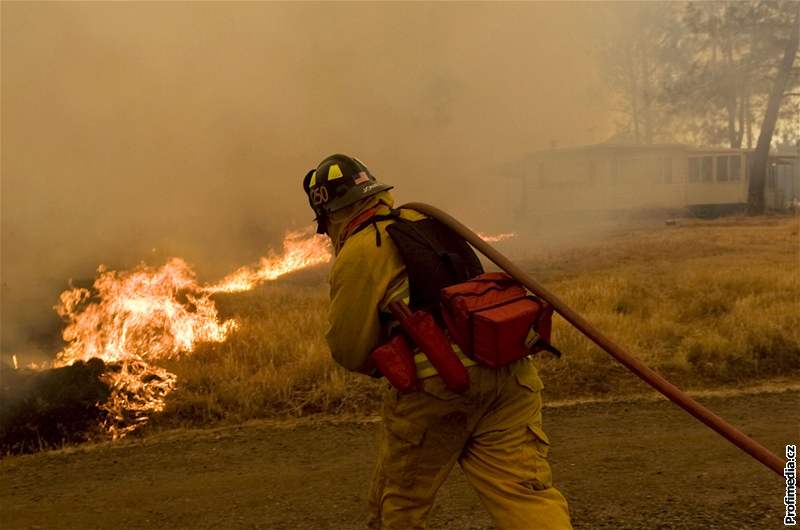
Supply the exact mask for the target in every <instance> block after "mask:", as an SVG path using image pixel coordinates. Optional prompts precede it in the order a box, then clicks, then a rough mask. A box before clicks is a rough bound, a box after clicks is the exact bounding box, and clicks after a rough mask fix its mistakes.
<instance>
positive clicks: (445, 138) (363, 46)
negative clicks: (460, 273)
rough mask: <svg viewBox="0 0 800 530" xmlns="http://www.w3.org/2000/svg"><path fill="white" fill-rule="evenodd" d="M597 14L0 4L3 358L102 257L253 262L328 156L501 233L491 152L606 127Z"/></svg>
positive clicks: (505, 185)
mask: <svg viewBox="0 0 800 530" xmlns="http://www.w3.org/2000/svg"><path fill="white" fill-rule="evenodd" d="M605 8H606V7H604V6H603V5H601V4H572V3H570V4H550V3H525V4H496V3H490V4H482V3H469V4H467V3H463V4H462V3H442V4H426V3H392V4H388V3H319V4H317V3H292V4H283V3H250V2H247V3H227V2H225V3H213V2H195V3H177V2H176V3H166V2H165V3H162V2H152V3H150V2H125V3H114V2H97V3H96V2H86V3H80V2H69V3H66V2H65V3H36V2H24V3H23V2H20V3H15V2H3V3H2V87H1V88H2V123H1V125H2V131H1V132H2V167H1V168H0V169H1V170H2V344H0V350H1V351H2V352H3V353H4V354H9V353H11V352H12V351H14V350H24V349H31V348H33V346H31V344H32V343H35V342H36V339H37V337H39V336H40V335H42V334H46V333H47V330H49V329H52V327H53V326H57V325H58V321H57V317H56V316H55V313H54V312H53V311H52V306H53V305H54V304H55V303H56V301H57V297H58V293H59V292H60V291H61V290H63V289H65V288H66V287H67V285H68V283H67V282H68V280H69V279H70V278H72V279H75V280H76V281H80V280H86V279H87V278H88V279H91V278H92V277H93V276H94V271H95V269H96V267H97V265H98V264H100V263H104V264H107V265H109V266H110V267H114V268H117V267H130V266H133V265H135V264H136V263H138V262H140V261H145V262H148V263H151V264H159V263H161V262H163V260H164V258H166V257H167V256H173V255H174V256H181V257H184V258H186V259H187V260H188V261H189V262H190V263H192V264H193V265H195V267H196V269H197V270H198V272H199V274H200V275H201V276H202V277H207V278H211V277H214V276H216V275H219V274H222V273H225V272H227V271H229V270H231V269H233V268H236V267H238V266H239V265H242V264H246V263H249V262H251V261H253V260H255V259H256V258H257V257H258V256H259V255H263V254H264V253H265V252H266V250H267V248H269V247H270V246H275V245H277V244H279V243H280V240H281V237H282V235H283V233H284V232H285V230H287V229H290V228H300V227H303V226H305V225H307V224H308V223H309V222H310V220H311V217H312V215H311V212H310V210H309V209H308V206H307V203H306V199H305V196H304V195H303V193H302V191H301V185H300V183H301V179H302V177H303V175H304V174H305V172H306V171H307V170H308V169H309V168H311V167H312V166H314V165H316V163H317V162H319V160H321V159H322V158H324V157H325V156H326V155H328V154H331V153H334V152H344V153H348V154H353V155H356V156H358V157H359V158H360V159H361V160H363V161H364V162H365V163H367V165H368V166H370V168H371V169H372V171H373V172H374V173H375V174H376V175H377V176H378V178H380V179H381V180H384V181H386V182H388V183H391V184H393V185H395V186H396V189H395V197H396V199H397V200H398V202H404V201H409V200H422V201H427V202H432V203H435V204H437V205H440V206H443V207H445V208H447V209H450V210H451V211H452V212H453V213H455V214H457V215H458V216H460V217H462V218H464V219H465V220H466V221H467V222H469V223H471V224H473V225H474V226H476V227H477V228H479V229H485V230H504V229H506V228H508V226H509V223H511V216H510V210H511V208H512V206H513V205H511V204H509V203H508V200H509V196H510V194H509V193H508V190H509V187H510V186H512V185H513V184H512V183H511V182H510V181H509V179H508V178H507V177H505V176H503V174H502V171H501V168H502V167H503V166H504V165H505V164H508V163H509V162H512V161H514V160H519V159H522V157H523V156H524V155H525V153H527V152H530V151H533V150H536V149H541V148H543V147H547V146H550V145H552V144H554V143H557V144H559V145H569V144H580V143H587V142H597V141H601V140H602V139H604V137H605V136H607V135H608V134H609V133H610V130H611V123H610V122H611V118H610V116H609V111H608V107H609V104H608V102H607V99H608V95H607V94H606V89H605V88H604V85H603V83H602V75H601V72H600V70H599V66H598V64H597V61H596V58H595V57H594V54H593V51H594V49H595V48H596V46H597V39H598V38H599V37H598V25H599V24H601V23H602V20H603V12H604V9H605ZM511 195H513V194H511ZM45 349H46V348H45ZM52 353H53V352H50V354H52Z"/></svg>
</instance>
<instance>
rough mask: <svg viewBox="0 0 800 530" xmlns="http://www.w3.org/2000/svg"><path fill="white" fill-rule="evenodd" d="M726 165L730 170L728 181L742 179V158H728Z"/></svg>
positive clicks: (736, 156)
mask: <svg viewBox="0 0 800 530" xmlns="http://www.w3.org/2000/svg"><path fill="white" fill-rule="evenodd" d="M728 165H729V170H730V175H729V177H730V179H731V180H739V179H740V178H742V157H741V156H739V155H734V156H731V157H728Z"/></svg>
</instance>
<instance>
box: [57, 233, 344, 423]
mask: <svg viewBox="0 0 800 530" xmlns="http://www.w3.org/2000/svg"><path fill="white" fill-rule="evenodd" d="M331 256H332V255H331V251H330V247H329V246H328V243H327V240H326V238H324V237H322V236H318V235H309V234H308V232H292V233H289V234H287V235H286V237H285V239H284V242H283V253H282V254H281V255H275V254H270V255H269V257H266V258H261V260H260V262H259V265H258V267H255V268H251V267H242V268H240V269H239V270H237V271H235V272H234V273H232V274H230V275H228V276H226V277H225V278H223V279H222V280H221V281H219V282H217V283H214V284H211V285H203V284H201V283H199V282H198V280H197V277H196V275H195V273H194V271H193V270H192V269H191V267H190V266H189V265H188V264H187V263H186V262H185V261H184V260H182V259H180V258H171V259H170V260H168V261H167V263H165V264H164V265H162V266H161V267H149V266H146V265H144V264H143V265H140V266H138V267H136V268H135V269H133V270H130V271H119V272H118V271H109V270H107V269H106V268H105V267H104V266H102V265H101V266H100V267H99V268H98V276H97V278H96V279H95V281H94V284H93V288H92V289H91V290H89V289H84V288H71V289H69V290H67V291H64V292H63V293H61V296H60V302H59V304H58V305H56V306H55V310H56V312H58V314H59V315H60V316H61V317H62V318H63V319H64V321H65V322H66V327H65V329H64V331H63V334H62V335H63V338H64V340H65V341H66V342H67V345H66V347H65V348H64V349H63V350H62V351H61V352H59V353H58V354H57V355H56V359H55V361H54V363H53V364H54V366H56V367H58V366H66V365H70V364H72V363H74V362H76V361H81V360H82V361H86V360H89V359H91V358H92V357H98V358H100V359H102V360H103V361H104V362H106V363H107V365H108V368H107V369H106V371H105V373H104V375H103V380H104V381H105V382H106V383H107V384H108V385H109V388H110V389H111V395H110V397H109V399H108V401H107V402H106V403H104V404H101V405H100V408H101V409H102V410H103V411H105V412H106V420H105V421H104V426H105V427H106V429H107V430H108V432H109V433H110V434H112V435H113V436H114V437H120V436H124V435H125V434H127V433H128V432H130V431H131V430H134V429H136V428H137V427H138V426H140V425H142V424H144V423H145V422H146V421H147V420H148V418H149V416H150V414H152V413H153V412H159V411H161V410H163V409H164V405H165V397H166V396H167V394H169V393H170V392H171V391H172V390H173V389H174V388H175V385H176V383H177V377H176V376H175V375H174V374H172V373H170V372H168V371H166V370H164V369H163V368H160V367H159V366H157V363H158V361H159V360H161V359H174V358H177V357H179V356H181V355H186V354H190V353H192V351H194V350H195V348H196V347H197V346H198V344H200V343H207V342H223V341H225V340H226V339H227V338H228V337H229V336H230V334H231V333H232V332H233V331H234V330H236V328H237V326H238V323H237V322H236V321H235V320H232V319H231V320H224V321H221V320H220V318H219V315H218V313H217V308H216V305H215V303H214V301H213V299H212V298H211V297H212V295H213V294H215V293H220V292H226V293H230V292H241V291H247V290H250V289H253V288H254V287H256V286H257V285H259V284H260V283H263V282H265V281H270V280H274V279H276V278H278V277H280V276H282V275H284V274H288V273H290V272H293V271H297V270H300V269H303V268H306V267H311V266H314V265H319V264H322V263H326V262H328V261H330V259H331Z"/></svg>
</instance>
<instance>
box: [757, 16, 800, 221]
mask: <svg viewBox="0 0 800 530" xmlns="http://www.w3.org/2000/svg"><path fill="white" fill-rule="evenodd" d="M799 42H800V3H798V4H797V10H796V13H795V16H794V24H793V25H792V28H791V31H790V34H789V40H788V41H786V49H785V50H784V52H783V60H782V61H781V66H780V69H779V70H778V75H777V76H775V82H774V83H773V85H772V90H771V91H770V94H769V100H768V101H767V111H766V113H765V114H764V122H763V123H762V124H761V132H760V133H759V135H758V143H757V144H756V151H755V153H753V159H752V162H751V164H750V185H749V187H748V189H747V211H748V213H749V214H750V215H758V214H761V213H764V183H765V181H766V176H767V160H768V157H769V146H770V143H771V142H772V133H773V132H774V131H775V122H777V121H778V111H779V110H780V107H781V99H782V98H783V93H784V91H785V90H786V85H787V83H788V81H789V76H790V75H791V73H792V65H793V64H794V57H795V55H797V48H798V43H799Z"/></svg>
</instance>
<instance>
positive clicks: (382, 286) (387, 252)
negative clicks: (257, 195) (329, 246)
mask: <svg viewBox="0 0 800 530" xmlns="http://www.w3.org/2000/svg"><path fill="white" fill-rule="evenodd" d="M386 196H387V197H388V201H387V200H386V199H384V200H382V201H381V202H380V203H379V205H378V210H377V211H376V215H385V214H388V213H389V211H390V208H391V206H392V203H391V196H390V195H388V194H386ZM363 210H364V208H362V209H361V210H360V211H363ZM355 213H356V214H357V213H358V212H355ZM400 216H401V217H402V218H404V219H409V220H412V221H416V220H420V219H424V216H423V215H422V214H419V213H417V212H414V211H412V210H401V211H400ZM353 217H355V215H353V216H351V218H353ZM348 221H349V220H348ZM392 222H393V221H391V220H385V221H378V222H377V223H376V224H375V226H376V227H377V230H379V231H380V242H381V244H380V246H378V245H377V238H376V235H375V227H373V226H372V225H370V226H368V227H366V228H364V229H363V230H361V231H359V232H356V233H355V234H353V235H351V236H350V237H348V238H347V239H346V240H345V241H343V242H339V241H336V240H334V246H335V247H337V248H338V249H339V250H338V253H337V256H336V260H335V261H334V263H333V268H332V269H331V272H330V276H329V278H328V282H329V284H330V297H331V303H330V310H329V314H328V320H329V323H330V327H329V328H328V332H327V334H326V336H325V338H326V340H327V342H328V346H329V347H330V350H331V355H333V358H334V359H335V360H336V362H338V363H339V364H341V365H342V366H344V367H345V368H347V369H348V370H352V371H358V372H364V373H369V372H370V371H371V367H370V364H369V363H368V358H369V354H370V352H371V351H372V350H373V349H374V348H375V347H377V346H378V345H379V344H380V341H381V340H382V339H383V338H384V337H382V336H381V331H382V330H381V319H380V317H379V312H380V311H386V306H387V304H388V303H389V301H390V300H392V299H394V298H396V297H402V298H407V297H408V279H407V276H406V269H405V265H404V264H403V261H402V259H401V258H400V254H399V252H398V250H397V247H396V246H395V244H394V242H393V241H392V238H391V237H390V236H389V234H388V233H387V232H386V227H387V226H388V225H389V224H391V223H392Z"/></svg>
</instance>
